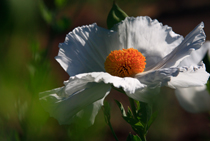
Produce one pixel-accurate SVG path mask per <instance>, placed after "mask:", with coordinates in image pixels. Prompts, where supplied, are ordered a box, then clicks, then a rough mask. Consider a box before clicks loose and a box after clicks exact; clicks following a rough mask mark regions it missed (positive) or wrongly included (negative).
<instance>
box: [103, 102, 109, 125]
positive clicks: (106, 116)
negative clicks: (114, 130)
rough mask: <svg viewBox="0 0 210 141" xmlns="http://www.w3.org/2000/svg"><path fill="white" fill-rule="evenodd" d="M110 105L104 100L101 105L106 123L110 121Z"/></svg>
mask: <svg viewBox="0 0 210 141" xmlns="http://www.w3.org/2000/svg"><path fill="white" fill-rule="evenodd" d="M110 110H111V108H110V105H109V103H108V102H104V106H103V112H104V119H105V122H106V123H107V124H109V123H110V118H111V115H110Z"/></svg>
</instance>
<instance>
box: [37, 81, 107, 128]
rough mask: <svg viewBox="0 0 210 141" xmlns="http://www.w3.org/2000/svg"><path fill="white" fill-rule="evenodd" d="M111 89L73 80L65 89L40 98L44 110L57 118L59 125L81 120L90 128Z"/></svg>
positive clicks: (51, 91)
mask: <svg viewBox="0 0 210 141" xmlns="http://www.w3.org/2000/svg"><path fill="white" fill-rule="evenodd" d="M69 87H75V89H69ZM109 89H110V87H109V86H108V85H105V84H103V83H94V84H93V83H89V82H88V81H82V80H73V81H69V82H67V85H66V86H64V87H61V88H57V89H54V90H50V91H46V92H43V93H40V95H39V97H40V102H41V104H42V105H43V107H44V109H45V110H46V111H47V112H49V114H50V116H52V117H54V118H56V119H57V120H58V122H59V124H70V123H72V122H75V121H78V120H81V121H83V122H82V123H83V124H84V125H85V126H90V125H92V124H93V123H94V120H95V116H96V115H97V113H98V111H99V110H100V108H101V106H102V105H103V100H104V97H105V96H106V95H107V94H108V93H109Z"/></svg>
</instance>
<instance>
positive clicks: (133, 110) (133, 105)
mask: <svg viewBox="0 0 210 141" xmlns="http://www.w3.org/2000/svg"><path fill="white" fill-rule="evenodd" d="M129 101H130V105H131V110H132V113H133V116H134V118H135V119H137V115H136V106H135V103H134V100H133V99H132V98H129Z"/></svg>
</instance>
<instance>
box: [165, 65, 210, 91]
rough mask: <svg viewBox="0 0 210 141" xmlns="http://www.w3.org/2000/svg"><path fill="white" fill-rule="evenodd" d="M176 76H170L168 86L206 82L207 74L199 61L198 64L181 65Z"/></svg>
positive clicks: (195, 84)
mask: <svg viewBox="0 0 210 141" xmlns="http://www.w3.org/2000/svg"><path fill="white" fill-rule="evenodd" d="M179 69H180V72H179V74H178V76H176V77H171V81H170V82H168V86H169V87H171V88H187V87H197V86H203V85H204V84H206V82H207V80H208V78H209V74H208V73H207V72H206V68H205V65H204V64H203V62H201V63H200V64H199V65H198V66H190V67H181V68H179Z"/></svg>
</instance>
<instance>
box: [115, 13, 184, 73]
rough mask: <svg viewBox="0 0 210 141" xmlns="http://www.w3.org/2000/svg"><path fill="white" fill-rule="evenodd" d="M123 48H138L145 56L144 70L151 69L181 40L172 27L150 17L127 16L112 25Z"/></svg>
mask: <svg viewBox="0 0 210 141" xmlns="http://www.w3.org/2000/svg"><path fill="white" fill-rule="evenodd" d="M113 30H115V31H118V34H119V38H120V39H119V40H120V43H122V46H123V48H126V49H127V48H135V49H138V50H139V51H140V52H141V53H142V54H143V55H144V56H145V57H146V63H147V64H146V68H145V71H147V70H149V69H151V68H152V67H154V65H156V64H157V63H158V62H160V61H161V60H162V58H164V57H165V56H166V55H168V54H169V53H170V52H171V51H172V50H173V49H174V48H175V47H177V46H178V45H179V44H180V43H181V42H182V40H183V37H182V36H180V35H178V34H176V33H174V32H173V31H172V28H171V27H169V26H167V25H165V26H163V25H162V23H159V22H158V21H157V20H152V19H151V18H150V17H147V16H145V17H144V16H141V17H136V18H134V17H127V18H126V19H125V20H124V21H122V22H120V23H119V24H117V25H115V26H114V27H113Z"/></svg>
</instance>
